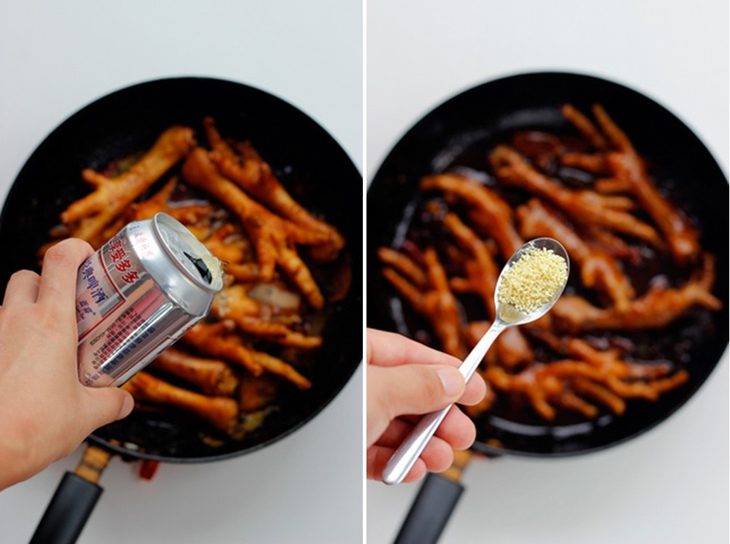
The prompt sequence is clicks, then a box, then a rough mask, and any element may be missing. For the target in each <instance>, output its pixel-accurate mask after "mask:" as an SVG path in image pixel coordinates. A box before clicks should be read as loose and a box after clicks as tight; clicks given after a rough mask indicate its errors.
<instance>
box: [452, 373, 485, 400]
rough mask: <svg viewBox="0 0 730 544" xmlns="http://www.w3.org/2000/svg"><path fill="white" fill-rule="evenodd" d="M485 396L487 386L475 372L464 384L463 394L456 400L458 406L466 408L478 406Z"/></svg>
mask: <svg viewBox="0 0 730 544" xmlns="http://www.w3.org/2000/svg"><path fill="white" fill-rule="evenodd" d="M486 394H487V384H486V383H484V378H482V377H481V376H480V375H479V373H477V372H475V373H474V374H473V375H472V377H471V378H470V379H469V381H468V382H467V383H466V389H465V390H464V394H463V395H462V396H461V398H460V399H459V400H458V403H459V404H465V405H466V406H473V405H475V404H479V403H480V402H481V401H482V399H483V398H484V395H486Z"/></svg>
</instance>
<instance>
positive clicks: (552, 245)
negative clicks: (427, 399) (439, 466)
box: [383, 238, 570, 485]
mask: <svg viewBox="0 0 730 544" xmlns="http://www.w3.org/2000/svg"><path fill="white" fill-rule="evenodd" d="M535 248H537V249H542V248H546V249H550V250H552V251H553V252H554V253H555V254H556V255H558V256H560V257H562V258H563V259H565V263H566V265H567V268H568V271H570V259H569V258H568V252H567V251H565V248H564V247H563V246H562V245H561V244H560V242H558V241H557V240H553V239H552V238H536V239H534V240H531V241H529V242H527V243H526V244H525V245H523V246H522V247H521V248H520V249H518V250H517V251H516V252H515V254H514V255H512V257H510V259H509V261H507V264H505V265H504V268H503V269H502V272H500V274H499V278H498V279H497V285H496V287H495V288H494V308H495V314H496V316H495V319H494V323H492V326H491V327H489V330H488V331H487V332H486V333H484V336H482V338H481V340H479V343H477V345H476V346H475V347H474V349H473V350H471V353H469V355H468V356H467V357H466V359H464V362H463V363H461V365H460V366H459V372H461V375H462V376H464V380H465V381H469V378H471V376H472V374H474V372H475V371H476V369H477V368H478V367H479V363H481V362H482V359H484V356H485V355H486V354H487V351H489V348H490V347H491V346H492V343H493V342H494V341H495V340H496V339H497V337H498V336H499V335H500V334H501V333H502V331H504V330H505V329H506V328H508V327H514V326H516V325H524V324H525V323H530V322H532V321H535V320H536V319H539V318H541V317H542V316H544V315H545V314H546V313H547V312H548V311H549V310H550V308H552V307H553V304H555V302H557V300H558V298H560V295H561V294H562V293H563V289H565V284H566V283H567V282H568V277H567V275H566V277H565V283H563V285H562V286H561V287H560V289H558V290H557V291H556V292H555V295H554V296H553V298H552V299H551V300H549V301H548V302H546V303H545V304H543V305H542V306H541V307H540V308H538V309H537V310H535V311H533V312H530V313H525V312H522V311H520V310H518V309H517V308H515V307H514V306H512V305H511V304H503V303H500V301H499V298H498V293H499V289H500V286H501V283H502V277H503V276H504V273H505V270H507V269H509V267H510V266H512V264H513V263H514V262H516V261H518V260H519V259H520V258H521V257H522V255H523V254H524V253H525V251H527V250H528V249H535ZM450 409H451V406H447V407H446V408H443V409H442V410H439V411H438V412H432V413H430V414H427V415H425V416H423V417H422V418H421V420H420V421H419V422H418V423H417V424H416V426H415V427H414V428H413V430H412V431H411V433H410V434H409V435H408V437H407V438H406V439H405V440H404V441H403V443H401V445H400V446H399V447H398V449H397V450H395V452H394V453H393V455H392V457H391V458H390V459H389V460H388V463H387V464H386V465H385V469H384V470H383V481H384V482H385V483H386V484H389V485H393V484H399V483H400V482H402V481H403V478H405V477H406V475H407V474H408V473H409V472H410V470H411V468H413V465H414V463H415V462H416V459H418V456H419V455H421V453H422V452H423V450H424V448H425V447H426V444H428V441H429V440H431V437H432V436H433V435H434V433H435V432H436V429H438V427H439V425H441V422H442V421H443V420H444V418H445V417H446V414H447V413H448V412H449V410H450Z"/></svg>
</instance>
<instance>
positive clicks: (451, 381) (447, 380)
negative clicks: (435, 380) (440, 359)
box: [436, 368, 464, 397]
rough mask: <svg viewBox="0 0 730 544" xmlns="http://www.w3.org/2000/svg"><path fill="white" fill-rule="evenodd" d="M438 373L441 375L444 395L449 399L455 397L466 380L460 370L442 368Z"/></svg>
mask: <svg viewBox="0 0 730 544" xmlns="http://www.w3.org/2000/svg"><path fill="white" fill-rule="evenodd" d="M436 372H437V373H438V375H439V379H440V380H441V385H443V387H444V394H445V395H446V396H447V397H453V396H455V395H457V394H458V393H459V392H460V391H461V389H462V386H463V384H464V378H463V377H462V376H461V373H460V372H459V371H458V370H456V369H455V368H440V369H439V370H437V371H436Z"/></svg>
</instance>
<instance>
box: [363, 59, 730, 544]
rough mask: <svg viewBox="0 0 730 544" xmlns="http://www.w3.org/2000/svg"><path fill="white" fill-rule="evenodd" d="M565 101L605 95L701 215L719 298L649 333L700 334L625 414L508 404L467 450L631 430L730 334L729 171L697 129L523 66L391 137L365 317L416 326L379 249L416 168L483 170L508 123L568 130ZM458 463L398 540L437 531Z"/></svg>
mask: <svg viewBox="0 0 730 544" xmlns="http://www.w3.org/2000/svg"><path fill="white" fill-rule="evenodd" d="M566 102H570V103H572V104H573V105H574V106H576V107H577V108H578V109H579V110H581V111H590V107H591V105H592V104H594V103H596V102H600V103H602V104H603V105H604V106H605V108H606V110H607V111H608V112H609V114H610V115H611V116H612V117H613V118H614V120H615V121H616V122H617V123H618V124H619V126H621V127H622V128H623V129H624V130H625V131H626V133H627V134H628V135H629V137H630V138H631V139H632V141H633V142H634V144H635V146H636V148H637V149H638V150H639V151H640V152H641V153H642V154H643V155H645V156H646V157H647V158H648V160H649V161H650V162H651V165H652V169H653V175H654V177H655V179H656V180H657V181H658V183H659V185H660V187H662V188H663V189H665V190H667V191H668V192H669V193H670V195H671V197H672V198H673V199H674V201H675V202H677V203H679V205H680V206H681V207H682V209H683V210H685V211H686V212H687V213H688V214H689V215H690V216H691V217H692V218H693V219H694V220H695V221H696V222H697V223H698V224H699V226H700V229H701V231H702V239H701V244H702V247H703V248H704V249H705V250H706V251H709V252H711V253H714V254H715V255H716V263H717V269H716V272H717V278H718V280H717V282H716V285H715V288H714V294H715V295H716V296H717V297H718V298H719V299H720V300H721V301H722V302H723V310H721V311H720V312H716V313H713V314H710V315H708V314H704V315H701V316H698V319H699V325H696V326H694V325H693V326H691V327H688V326H687V325H686V323H685V322H677V323H676V324H675V325H674V326H672V327H669V328H668V329H666V330H664V331H660V333H659V334H658V335H655V336H654V337H651V340H652V341H656V342H659V343H663V345H665V346H666V348H667V350H669V351H671V347H672V345H674V344H677V343H678V342H679V341H682V340H685V339H687V338H694V337H696V336H697V335H700V337H701V341H699V342H696V343H695V344H694V345H693V347H692V349H691V351H690V353H689V358H688V361H686V362H685V363H683V365H684V366H686V367H687V368H688V370H689V373H690V378H689V380H688V382H687V383H685V384H684V385H683V386H682V387H680V388H678V389H676V390H674V391H671V392H670V393H668V394H665V395H663V396H662V397H660V399H659V400H657V401H656V402H653V403H638V402H630V403H628V404H627V411H626V414H625V415H624V416H623V417H613V416H611V415H602V416H600V417H599V418H598V419H597V420H596V421H595V422H592V423H582V424H575V425H554V426H550V425H547V424H545V423H544V422H539V421H531V422H528V423H527V424H525V422H521V421H510V419H509V414H504V413H502V414H491V413H487V414H485V415H483V416H480V417H479V418H477V419H476V421H475V423H476V426H477V440H476V442H475V444H474V445H473V446H472V451H473V452H475V453H478V454H483V455H487V456H492V457H494V456H500V455H523V456H534V457H550V458H555V457H563V456H569V455H578V454H585V453H590V452H593V451H597V450H601V449H604V448H608V447H611V446H615V445H617V444H620V443H621V442H624V441H626V440H630V439H632V438H634V437H636V436H638V435H640V434H642V433H644V432H646V431H648V430H649V429H651V428H652V427H654V426H655V425H657V424H659V423H660V422H662V421H663V420H665V419H666V418H668V417H669V416H670V415H671V414H672V413H674V412H675V411H676V410H678V409H679V408H680V407H681V406H682V405H683V404H684V403H685V402H686V401H687V400H689V399H690V398H691V397H692V395H694V394H695V393H696V392H697V391H698V390H699V389H700V387H701V385H702V384H703V382H704V381H705V380H706V379H707V377H708V376H709V375H710V373H711V372H712V370H713V369H714V368H715V365H716V364H717V362H718V361H719V360H720V358H721V356H722V354H723V352H724V351H725V349H726V346H727V342H728V313H727V308H728V284H727V281H726V278H727V277H728V225H727V221H726V218H727V214H728V207H727V206H728V205H727V202H728V183H727V179H726V177H725V175H724V174H723V172H722V170H721V169H720V167H719V166H718V164H717V162H716V161H715V159H714V158H713V157H712V155H711V154H710V152H709V151H708V150H707V148H706V147H705V146H704V145H703V143H702V142H701V141H700V139H699V138H698V137H697V136H696V135H695V134H694V133H693V132H692V131H691V130H690V129H689V128H688V127H687V126H686V125H685V124H684V123H682V121H680V120H679V119H678V118H677V117H676V116H674V115H673V114H672V113H671V112H670V111H668V110H667V109H666V108H664V107H663V106H661V105H659V104H658V103H656V102H655V101H653V100H652V99H650V98H648V97H646V96H644V95H642V94H641V93H638V92H636V91H634V90H632V89H629V88H627V87H625V86H622V85H619V84H617V83H614V82H611V81H607V80H604V79H600V78H597V77H591V76H587V75H580V74H573V73H559V72H544V73H527V74H520V75H515V76H511V77H506V78H503V79H498V80H494V81H490V82H487V83H484V84H482V85H479V86H476V87H474V88H471V89H469V90H466V91H464V92H462V93H461V94H458V95H456V96H454V97H453V98H451V99H449V100H447V101H446V102H444V103H443V104H441V105H439V106H438V107H436V108H435V109H434V110H432V111H431V112H429V113H428V114H426V115H425V116H424V117H423V118H422V119H421V120H419V121H418V122H417V123H416V124H415V125H414V126H413V127H412V128H411V129H410V130H408V132H407V133H406V134H405V135H404V136H403V137H402V138H401V139H400V141H399V142H398V143H397V144H396V145H395V146H394V147H393V149H392V150H391V151H390V153H389V154H388V156H387V157H386V159H385V161H384V162H383V164H382V165H381V166H380V168H379V169H378V171H377V173H376V175H375V177H374V178H373V181H372V183H371V185H370V188H369V190H368V196H367V209H368V216H367V220H368V221H367V225H368V238H367V240H368V245H367V267H368V269H367V278H368V291H367V292H368V301H367V324H368V326H369V327H373V328H378V329H384V330H390V331H395V332H400V333H402V334H405V335H407V336H413V334H414V333H415V332H416V329H418V328H419V327H420V326H421V325H422V324H420V323H419V322H418V319H417V317H414V316H411V315H407V313H408V311H407V309H406V310H403V309H402V306H401V305H399V303H398V302H397V301H396V300H395V299H396V296H395V293H394V291H393V290H392V288H390V286H389V285H388V284H387V282H386V281H385V280H384V279H383V277H382V275H381V273H380V265H379V261H378V258H377V255H376V251H377V248H378V247H380V246H383V245H386V246H390V245H393V244H395V245H397V244H398V243H400V242H402V240H403V237H404V233H405V231H406V230H407V228H408V225H409V224H410V222H411V221H412V219H413V214H414V212H415V210H416V207H417V205H418V203H419V202H420V200H419V199H420V197H419V191H418V182H419V180H420V178H421V177H422V176H424V175H427V174H433V173H438V172H443V171H445V170H449V169H455V168H462V169H463V168H472V169H477V170H478V169H480V168H481V169H482V170H485V169H486V166H481V165H482V164H485V162H486V161H485V157H486V151H487V149H488V148H489V147H490V146H491V145H493V144H494V143H495V142H497V141H503V140H504V138H505V137H506V136H508V135H509V134H511V133H512V132H514V131H515V130H520V129H532V130H546V131H550V132H556V133H561V132H565V131H569V130H570V125H569V124H568V122H567V121H566V120H565V119H564V118H563V116H562V115H561V113H560V106H561V105H562V104H564V103H566ZM463 462H464V461H463V460H461V461H460V464H463ZM454 468H455V470H454V471H452V473H453V474H452V475H450V478H444V477H443V476H439V475H429V476H428V477H427V479H426V481H425V482H424V484H423V486H422V488H421V490H420V492H419V496H418V497H417V499H416V501H415V503H414V505H413V506H412V508H411V511H410V512H409V514H408V516H407V518H406V521H405V523H404V525H403V526H402V528H401V532H400V533H399V535H398V538H397V542H399V543H401V544H402V543H411V542H414V543H415V542H418V543H419V544H424V543H428V542H435V541H436V540H437V539H438V537H439V535H440V533H441V531H442V530H443V528H444V526H445V524H446V522H447V521H448V518H449V515H450V513H451V511H452V509H453V508H454V507H455V505H456V503H457V500H458V498H459V495H460V494H461V491H462V489H463V488H462V486H461V484H460V483H459V482H458V477H457V476H458V474H459V473H460V469H461V467H454ZM454 475H456V476H454Z"/></svg>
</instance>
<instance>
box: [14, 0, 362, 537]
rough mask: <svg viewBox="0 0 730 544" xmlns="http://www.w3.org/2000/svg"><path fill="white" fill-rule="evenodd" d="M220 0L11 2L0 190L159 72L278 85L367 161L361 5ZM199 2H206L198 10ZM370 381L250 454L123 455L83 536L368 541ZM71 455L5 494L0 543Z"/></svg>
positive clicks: (35, 511) (37, 507)
mask: <svg viewBox="0 0 730 544" xmlns="http://www.w3.org/2000/svg"><path fill="white" fill-rule="evenodd" d="M212 4H214V3H212V2H211V3H199V2H186V3H184V2H173V1H158V2H142V1H126V2H93V1H88V2H51V1H46V2H20V1H8V0H5V1H3V2H2V4H0V142H1V145H0V198H4V195H5V193H6V191H7V190H8V188H9V187H10V183H11V182H12V180H13V179H14V177H15V175H16V174H17V173H18V171H19V170H20V168H21V166H22V164H23V162H24V161H25V160H26V158H27V157H28V156H29V155H30V153H31V152H32V151H33V149H34V148H35V147H36V146H37V145H38V144H39V143H40V141H41V140H42V139H43V138H44V137H45V135H46V134H47V133H48V132H50V131H51V130H52V129H53V128H54V127H55V126H56V125H58V124H59V123H60V122H61V121H63V120H64V119H65V118H66V117H67V116H68V115H70V114H72V113H73V112H74V111H76V110H77V109H79V108H80V107H82V106H83V105H85V104H86V103H88V102H90V101H92V100H94V99H95V98H97V97H99V96H101V95H103V94H106V93H108V92H110V91H112V90H115V89H117V88H120V87H124V86H127V85H129V84H131V83H135V82H138V81H142V80H147V79H155V78H159V77H163V76H176V75H208V76H215V77H221V78H226V79H232V80H237V81H241V82H244V83H248V84H251V85H254V86H257V87H259V88H262V89H264V90H267V91H269V92H272V93H274V94H276V95H278V96H280V97H282V98H284V99H285V100H288V101H290V102H291V103H293V104H294V105H296V106H298V107H300V108H301V109H303V110H304V111H305V112H306V113H308V114H309V115H310V116H312V117H313V118H314V119H316V120H317V121H318V122H319V123H320V124H322V125H323V126H324V127H325V128H326V129H327V130H329V131H330V133H331V134H332V135H333V136H334V137H335V138H336V139H337V140H338V141H339V142H340V143H341V144H342V146H343V147H344V148H345V149H346V151H347V152H348V153H349V155H350V156H351V157H352V158H353V160H354V161H355V163H356V164H357V165H358V167H359V168H362V152H361V151H362V63H361V56H362V27H361V23H362V16H361V9H362V8H361V4H360V2H359V1H353V0H350V1H348V2H341V1H339V0H331V1H327V0H309V1H308V2H306V3H305V2H300V3H297V2H286V3H284V2H256V3H254V2H217V3H215V6H213V5H212ZM186 6H187V7H186ZM198 6H205V7H204V9H195V10H192V9H190V8H191V7H198ZM70 181H71V182H73V183H76V182H77V180H70ZM59 182H63V180H59ZM361 380H362V373H361V372H360V371H358V373H357V374H356V375H355V376H354V378H353V379H352V380H351V381H350V383H349V384H348V386H347V387H346V389H345V390H344V391H343V392H342V393H341V394H340V395H339V397H338V398H337V399H336V400H335V401H334V402H333V403H332V404H331V405H330V406H329V407H328V408H327V409H326V410H325V411H324V412H323V413H322V414H320V415H319V416H318V417H317V418H316V419H315V420H314V421H312V422H311V423H310V424H309V425H307V426H306V427H305V428H303V429H301V430H299V431H297V432H296V433H295V434H294V435H293V436H290V437H288V438H286V439H284V440H283V441H281V442H279V443H277V444H275V445H273V446H271V447H268V448H266V449H264V450H262V451H259V452H256V453H253V454H250V455H246V456H243V457H240V458H237V459H234V460H230V461H223V462H217V463H212V464H205V465H197V466H177V465H163V466H161V468H160V470H159V472H158V474H157V477H156V478H155V480H154V481H152V482H145V481H140V480H138V479H137V478H136V475H135V474H134V470H133V468H132V466H130V465H126V464H124V463H123V462H122V461H121V460H120V459H118V458H116V459H114V460H113V461H112V463H111V465H110V467H109V468H108V469H107V471H106V472H105V474H104V476H103V478H102V482H101V483H102V485H103V487H104V488H105V493H104V495H103V496H102V498H101V500H100V502H99V504H98V506H97V509H96V511H95V512H94V513H93V515H92V517H91V519H90V521H89V523H88V525H87V528H86V529H85V531H84V533H82V537H81V540H80V541H81V542H86V543H97V542H106V543H113V542H139V543H159V542H176V543H195V544H198V543H200V542H211V543H219V542H220V543H228V542H261V543H276V544H279V543H286V542H304V541H310V542H332V543H343V542H357V541H359V540H360V538H361V537H360V535H361V533H362V518H361V515H362V482H361V459H362V453H361V452H362V442H361V437H362V435H361V414H362V408H361V404H362V394H361ZM19 409H20V408H19ZM78 456H79V453H78V452H77V453H76V454H75V455H74V456H72V458H70V459H66V460H63V461H60V462H59V463H57V464H55V465H54V466H52V467H50V468H49V469H47V470H46V471H44V472H43V473H41V474H40V475H38V476H36V477H35V478H33V479H31V480H30V481H28V482H26V483H23V484H21V485H18V486H16V487H13V488H11V489H8V490H6V491H3V492H1V493H0V542H7V543H16V542H26V541H27V540H28V539H29V537H30V535H31V533H32V531H33V529H34V527H35V524H36V522H37V520H38V519H39V517H40V515H41V513H42V512H43V510H44V509H45V506H46V504H47V502H48V500H49V499H50V497H51V494H52V493H53V490H54V489H55V487H56V483H57V482H58V481H59V479H60V478H61V475H62V474H63V472H64V471H65V470H68V469H72V468H73V467H75V465H76V462H77V461H78Z"/></svg>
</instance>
